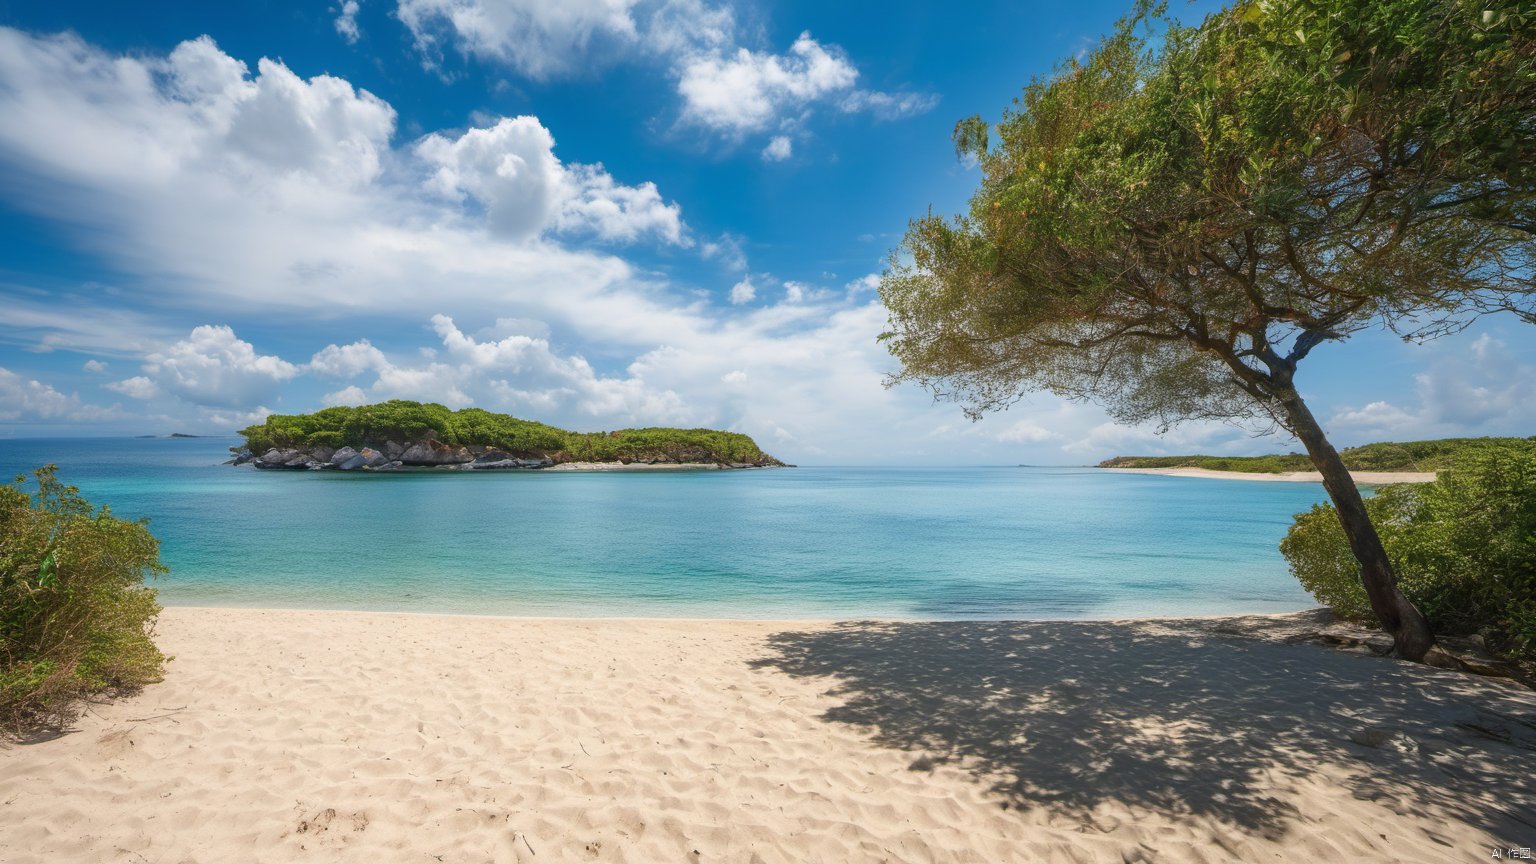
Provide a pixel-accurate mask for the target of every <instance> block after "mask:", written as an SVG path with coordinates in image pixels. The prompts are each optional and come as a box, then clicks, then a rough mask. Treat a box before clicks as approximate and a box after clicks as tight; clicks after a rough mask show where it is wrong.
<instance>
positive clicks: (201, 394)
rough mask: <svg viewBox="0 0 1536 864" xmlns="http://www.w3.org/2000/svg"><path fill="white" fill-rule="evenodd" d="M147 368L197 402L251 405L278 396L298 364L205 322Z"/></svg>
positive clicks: (165, 384) (161, 383)
mask: <svg viewBox="0 0 1536 864" xmlns="http://www.w3.org/2000/svg"><path fill="white" fill-rule="evenodd" d="M144 371H145V372H146V373H147V375H148V376H150V378H152V380H153V383H154V384H158V385H159V386H160V387H162V388H164V389H165V390H166V391H168V392H169V393H171V394H173V395H175V396H178V397H180V398H182V399H184V400H186V401H188V402H191V403H192V404H194V405H205V406H210V407H215V408H247V407H249V406H251V405H256V404H260V403H265V402H268V401H270V400H271V399H273V398H275V397H276V395H277V393H278V385H279V384H281V383H282V382H284V381H287V380H289V379H292V378H294V377H295V376H297V375H298V374H299V372H300V368H299V367H298V366H295V365H294V364H292V363H289V362H288V361H286V360H284V359H282V358H281V357H277V356H275V355H270V354H257V353H256V349H255V346H253V345H251V343H249V342H246V341H244V340H242V339H240V338H239V337H237V336H236V335H235V331H234V330H233V329H231V328H229V327H227V326H222V325H219V326H213V325H207V324H205V325H203V326H201V327H197V328H194V329H193V330H192V332H191V334H189V335H188V336H187V338H186V339H183V340H181V341H180V342H177V343H175V344H174V345H171V346H170V347H169V348H167V349H165V350H164V351H160V352H156V353H154V354H151V355H150V356H149V357H148V358H147V360H146V362H145V364H144ZM131 380H135V379H130V381H131ZM121 383H122V384H123V385H125V386H127V385H128V382H126V381H125V382H121ZM143 386H144V385H133V387H134V389H142V388H143ZM124 392H126V391H124ZM138 398H145V397H138Z"/></svg>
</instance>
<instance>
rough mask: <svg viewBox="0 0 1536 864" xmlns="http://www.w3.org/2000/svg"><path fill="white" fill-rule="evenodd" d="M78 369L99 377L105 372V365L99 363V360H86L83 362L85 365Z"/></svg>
mask: <svg viewBox="0 0 1536 864" xmlns="http://www.w3.org/2000/svg"><path fill="white" fill-rule="evenodd" d="M80 368H81V369H83V370H85V371H86V372H90V373H92V374H93V375H100V374H101V373H103V372H105V371H107V364H105V363H103V362H101V361H100V360H87V361H85V365H84V366H81V367H80Z"/></svg>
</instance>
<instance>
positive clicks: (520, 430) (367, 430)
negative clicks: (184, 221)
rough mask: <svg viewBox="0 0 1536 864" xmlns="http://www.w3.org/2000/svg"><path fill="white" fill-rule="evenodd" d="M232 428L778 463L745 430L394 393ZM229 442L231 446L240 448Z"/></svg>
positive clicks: (259, 446)
mask: <svg viewBox="0 0 1536 864" xmlns="http://www.w3.org/2000/svg"><path fill="white" fill-rule="evenodd" d="M240 435H242V436H243V437H244V438H245V448H246V449H248V450H249V451H250V453H252V454H256V455H260V454H262V453H264V452H267V451H269V450H273V449H276V450H290V449H291V450H317V449H323V450H336V449H339V448H342V447H351V448H354V449H358V450H361V449H362V448H365V447H367V448H377V449H380V450H383V449H385V448H388V447H391V446H392V445H393V446H400V445H405V446H409V445H410V444H411V443H413V442H422V441H434V442H438V443H439V444H441V445H446V446H447V447H450V448H466V450H467V451H469V452H474V451H480V452H485V451H502V452H504V453H506V454H509V455H513V456H520V457H537V458H540V459H547V460H549V461H550V462H553V463H560V462H620V461H662V462H678V463H683V462H709V463H717V464H722V465H778V464H780V463H779V462H778V460H776V459H774V458H773V457H772V456H769V455H768V454H766V453H764V452H763V451H762V450H761V449H760V448H759V447H758V446H757V442H755V441H753V440H752V438H751V437H749V436H747V435H743V434H741V433H739V432H724V431H720V430H717V429H670V428H641V429H619V430H616V431H611V432H571V431H568V430H565V429H560V428H558V427H555V426H550V425H548V424H546V423H539V422H536V421H533V420H523V419H520V418H517V417H513V416H510V415H508V414H497V413H494V412H491V411H486V410H483V409H480V408H463V409H460V410H457V411H454V410H452V409H449V408H447V407H445V406H443V405H439V404H437V403H433V402H425V403H424V402H410V401H406V400H399V399H397V400H392V401H389V402H381V403H378V404H376V405H360V406H357V407H346V406H341V407H336V408H326V409H323V410H320V411H316V412H314V413H313V414H273V415H271V416H269V417H268V418H267V419H266V421H265V422H263V423H260V424H258V425H255V426H251V427H249V428H246V429H243V430H241V431H240ZM233 449H235V450H236V451H238V450H239V449H240V448H233ZM327 458H330V457H327ZM321 461H324V460H321ZM443 461H448V460H443ZM466 461H467V460H466Z"/></svg>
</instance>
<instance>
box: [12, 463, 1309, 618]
mask: <svg viewBox="0 0 1536 864" xmlns="http://www.w3.org/2000/svg"><path fill="white" fill-rule="evenodd" d="M232 443H235V440H234V439H213V438H199V439H121V438H114V439H54V440H42V439H33V440H21V439H17V440H0V471H4V472H5V476H7V477H9V476H11V475H14V474H16V473H18V472H21V471H25V470H30V469H31V468H32V467H35V466H36V465H39V464H43V463H46V462H53V463H57V464H58V465H59V466H60V475H61V477H62V478H63V479H64V480H65V481H66V482H69V483H73V484H75V485H78V486H79V487H81V489H82V490H83V491H84V492H85V494H86V495H87V496H88V497H89V498H90V499H91V500H92V501H94V502H96V503H104V504H110V505H111V506H112V509H113V510H114V512H116V513H117V514H118V515H120V516H126V517H133V518H137V517H148V518H149V519H150V520H151V528H152V530H153V531H154V533H155V535H156V536H158V537H159V538H160V541H161V544H162V557H163V559H164V561H165V563H166V564H167V565H169V566H170V568H171V573H170V575H169V576H166V577H164V578H162V579H160V580H158V581H157V587H158V588H159V589H160V592H161V599H162V600H163V601H164V602H165V603H167V604H172V605H209V606H265V607H301V608H331V609H372V610H381V611H383V610H404V611H421V612H469V613H486V614H507V615H559V616H565V615H570V616H613V615H622V616H630V615H634V616H666V617H732V618H738V617H747V618H794V617H815V618H822V617H837V618H845V617H898V618H1031V619H1089V618H1110V617H1124V616H1159V615H1215V614H1228V613H1248V612H1258V613H1268V612H1285V611H1291V610H1296V609H1304V608H1308V607H1310V606H1312V605H1313V604H1312V602H1311V599H1310V597H1308V595H1307V594H1306V593H1305V592H1304V591H1302V590H1301V588H1300V587H1299V586H1298V585H1297V584H1296V582H1295V580H1294V579H1293V578H1292V577H1291V576H1290V574H1289V573H1288V572H1287V570H1286V567H1285V561H1284V559H1282V558H1281V556H1280V553H1279V552H1278V550H1277V548H1276V544H1277V543H1278V542H1279V541H1280V538H1281V537H1283V536H1284V534H1285V530H1286V528H1287V526H1288V525H1289V524H1290V517H1291V515H1292V514H1293V513H1296V512H1298V511H1300V510H1305V509H1306V508H1307V507H1309V506H1311V505H1312V504H1313V503H1315V502H1317V501H1321V500H1323V497H1324V493H1323V490H1322V487H1321V485H1318V484H1311V483H1245V482H1238V481H1231V480H1204V479H1193V478H1184V477H1157V476H1148V475H1133V474H1118V473H1110V472H1101V471H1096V470H1093V469H1089V468H1014V467H996V468H817V467H802V468H794V469H781V470H762V471H703V472H659V473H634V474H625V473H565V472H558V473H544V472H538V471H527V472H483V473H468V472H421V473H404V474H342V473H337V472H329V471H326V472H320V471H311V472H305V471H293V472H288V471H283V472H268V471H256V470H255V469H252V468H233V467H229V466H224V465H220V464H219V463H220V461H221V460H223V459H225V458H227V455H228V454H227V452H226V448H227V447H228V446H229V445H230V444H232Z"/></svg>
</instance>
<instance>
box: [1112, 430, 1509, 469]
mask: <svg viewBox="0 0 1536 864" xmlns="http://www.w3.org/2000/svg"><path fill="white" fill-rule="evenodd" d="M1533 441H1536V438H1531V439H1526V438H1438V439H1435V440H1433V441H1403V442H1400V443H1399V442H1393V441H1383V442H1378V443H1375V444H1363V445H1361V446H1359V447H1346V448H1344V449H1343V450H1340V451H1339V456H1340V457H1341V458H1342V459H1343V460H1344V466H1345V467H1346V468H1348V469H1349V470H1351V471H1441V470H1444V469H1446V468H1449V467H1450V466H1451V465H1452V464H1454V463H1455V462H1456V461H1457V460H1459V459H1460V458H1461V457H1462V456H1464V455H1466V454H1467V453H1469V452H1470V451H1472V450H1475V449H1477V448H1480V447H1487V446H1497V445H1520V444H1524V443H1528V442H1533ZM1099 467H1101V468H1204V469H1207V470H1209V471H1245V472H1249V473H1255V474H1284V473H1288V472H1291V471H1312V470H1314V468H1313V465H1312V460H1311V459H1309V458H1308V457H1307V456H1305V455H1304V454H1301V453H1286V454H1271V455H1266V456H1116V457H1115V458H1113V459H1108V460H1105V461H1104V462H1101V463H1099Z"/></svg>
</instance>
